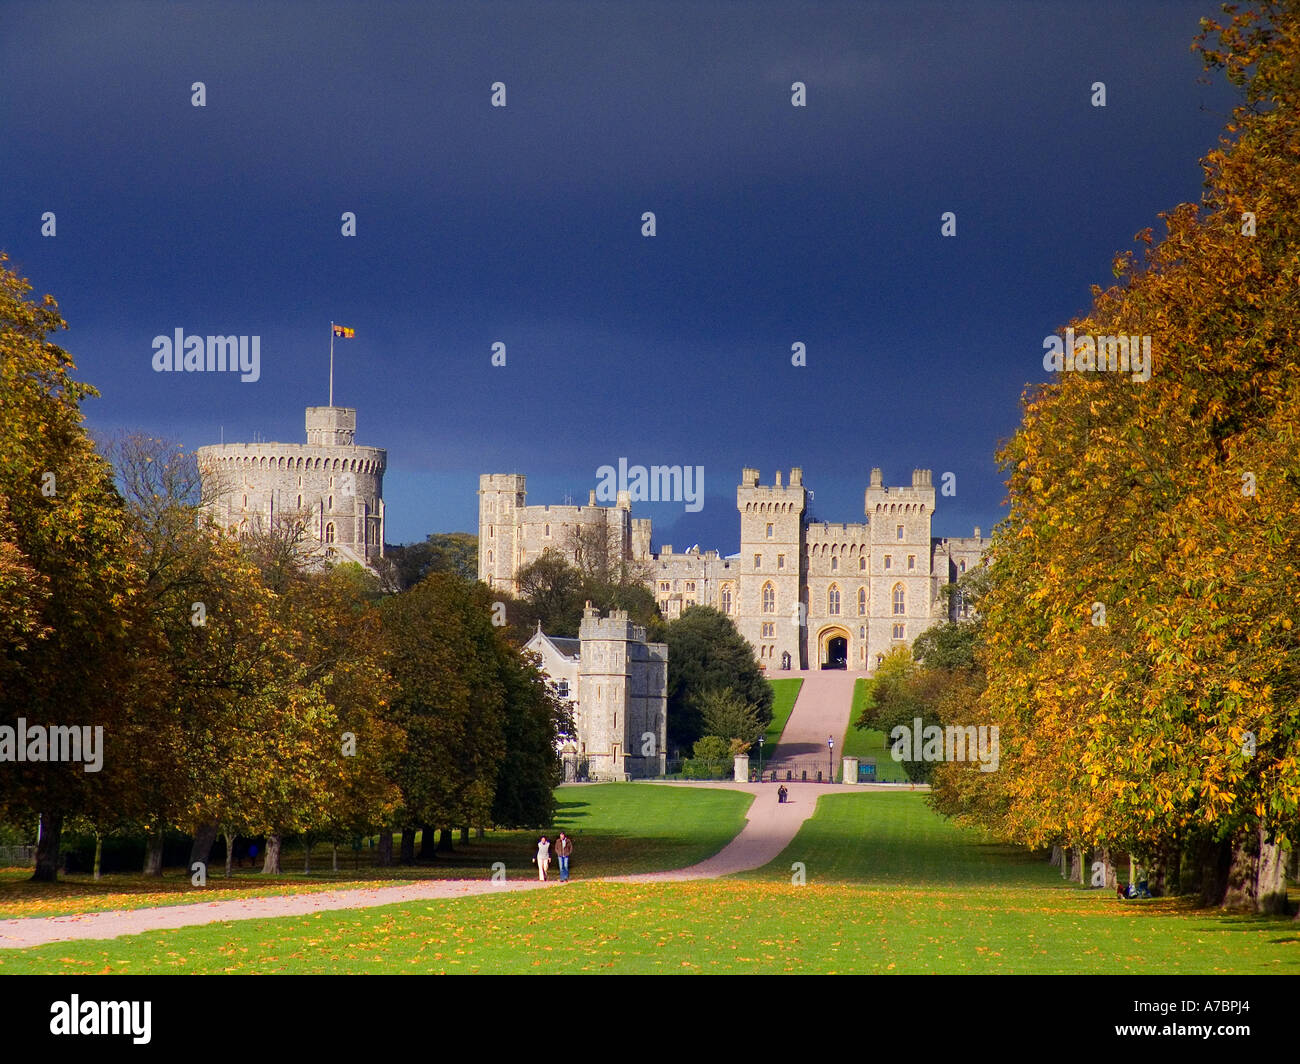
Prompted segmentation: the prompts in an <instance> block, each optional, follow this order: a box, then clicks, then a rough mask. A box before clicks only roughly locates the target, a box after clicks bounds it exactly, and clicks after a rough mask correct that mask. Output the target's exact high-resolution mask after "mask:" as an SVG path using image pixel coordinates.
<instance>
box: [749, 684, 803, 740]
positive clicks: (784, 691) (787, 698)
mask: <svg viewBox="0 0 1300 1064" xmlns="http://www.w3.org/2000/svg"><path fill="white" fill-rule="evenodd" d="M767 682H768V683H770V684H771V685H772V721H771V723H770V724H768V726H767V731H766V732H764V733H763V749H764V750H766V751H767V752H768V754H771V753H772V752H773V751H774V750H775V749H776V744H777V742H778V741H779V740H780V738H781V732H783V731H784V730H785V722H786V721H788V720H789V719H790V711H791V710H793V709H794V700H795V699H796V698H798V697H799V688H801V687H802V686H803V680H801V679H799V678H798V677H795V678H793V679H784V680H768V681H767ZM749 756H750V757H751V758H752V759H754V760H755V761H756V760H757V756H756V751H754V750H751V751H750V754H749Z"/></svg>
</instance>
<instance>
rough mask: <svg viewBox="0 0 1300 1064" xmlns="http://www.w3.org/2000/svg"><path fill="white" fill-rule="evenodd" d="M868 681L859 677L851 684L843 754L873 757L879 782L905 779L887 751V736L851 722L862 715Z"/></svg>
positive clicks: (899, 766) (902, 772) (894, 781)
mask: <svg viewBox="0 0 1300 1064" xmlns="http://www.w3.org/2000/svg"><path fill="white" fill-rule="evenodd" d="M869 682H870V681H868V680H865V679H859V680H857V681H856V682H855V683H854V684H853V711H852V713H851V714H850V715H849V727H848V730H847V731H846V732H845V735H844V756H845V757H856V758H868V757H874V758H875V759H876V779H877V781H879V782H880V783H898V782H905V781H906V780H907V773H906V772H904V771H903V766H902V764H901V763H900V762H898V761H895V760H894V759H893V757H892V756H891V755H890V753H889V738H888V736H886V735H885V733H884V732H882V731H876V730H875V729H874V728H872V729H868V730H865V731H863V730H860V729H858V728H855V727H854V726H853V722H854V721H855V720H857V719H858V717H860V716H861V715H862V710H863V709H864V708H865V707H866V702H867V684H868V683H869Z"/></svg>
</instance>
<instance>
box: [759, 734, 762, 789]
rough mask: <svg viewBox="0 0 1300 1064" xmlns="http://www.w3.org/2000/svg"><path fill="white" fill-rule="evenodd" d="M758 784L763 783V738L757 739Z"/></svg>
mask: <svg viewBox="0 0 1300 1064" xmlns="http://www.w3.org/2000/svg"><path fill="white" fill-rule="evenodd" d="M758 782H759V783H762V782H763V736H761V735H760V736H759V737H758Z"/></svg>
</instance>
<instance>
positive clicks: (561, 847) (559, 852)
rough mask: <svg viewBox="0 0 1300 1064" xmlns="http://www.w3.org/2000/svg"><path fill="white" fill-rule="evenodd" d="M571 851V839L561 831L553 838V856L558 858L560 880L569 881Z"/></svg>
mask: <svg viewBox="0 0 1300 1064" xmlns="http://www.w3.org/2000/svg"><path fill="white" fill-rule="evenodd" d="M572 853H573V840H572V839H571V838H569V836H568V835H566V834H565V833H564V832H563V831H561V832H560V837H559V838H558V839H556V840H555V856H556V857H558V858H559V859H560V882H561V883H567V882H568V881H569V855H570V854H572Z"/></svg>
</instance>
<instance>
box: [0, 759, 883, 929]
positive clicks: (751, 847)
mask: <svg viewBox="0 0 1300 1064" xmlns="http://www.w3.org/2000/svg"><path fill="white" fill-rule="evenodd" d="M644 786H654V787H725V788H727V789H730V790H737V791H746V792H748V793H749V794H753V795H755V799H754V802H753V804H752V805H751V806H750V808H749V814H748V820H747V821H746V823H745V827H744V828H743V829H742V830H741V832H740V834H738V835H737V836H736V837H735V838H734V839H732V840H731V842H729V843H728V844H727V845H726V846H725V847H723V849H722V850H720V851H719V852H718V853H716V854H714V855H713V856H712V857H710V858H708V859H707V860H705V861H701V862H700V863H699V864H696V865H692V866H690V867H689V868H682V869H678V870H677V871H673V872H646V873H641V874H639V875H631V876H610V877H608V878H607V879H603V880H596V881H595V882H610V883H653V882H674V881H681V880H692V879H714V878H717V877H718V876H725V875H730V874H731V873H733V872H745V871H748V870H750V869H752V868H761V867H762V866H763V865H765V864H767V863H768V862H769V861H771V860H772V859H773V858H775V857H777V856H778V855H779V854H780V853H781V851H782V850H784V849H785V848H786V846H788V845H789V844H790V841H791V840H792V839H793V838H794V837H795V834H796V833H797V832H798V831H799V828H800V826H801V825H802V824H803V822H804V821H805V820H807V819H808V817H810V816H811V815H812V812H813V809H814V808H815V807H816V805H817V796H818V795H819V794H825V793H827V791H828V788H827V787H825V786H821V787H819V786H817V785H816V784H812V783H809V784H798V783H792V784H790V785H789V791H790V800H789V801H788V802H786V803H784V804H781V803H779V802H778V801H777V800H776V787H775V786H774V785H773V784H770V783H768V784H756V783H670V782H658V781H655V782H647V783H645V784H644ZM852 789H853V790H867V789H873V788H866V787H855V788H852ZM881 789H884V790H887V789H890V788H888V787H885V788H881ZM840 790H841V789H840V788H838V787H837V788H834V792H836V793H839V792H840ZM554 885H556V883H555V880H551V881H549V882H547V883H541V882H539V881H537V880H535V879H526V878H521V879H511V880H507V881H505V882H498V883H494V882H492V881H491V880H490V879H486V878H484V879H436V880H428V881H426V882H424V883H411V884H407V885H405V886H395V887H364V888H360V889H354V890H330V891H320V892H317V893H311V894H289V895H277V896H274V897H265V898H242V899H235V900H230V901H215V902H206V903H200V904H197V905H165V906H156V907H153V908H148V909H128V910H115V911H112V912H99V913H82V914H79V915H75V916H47V917H28V918H25V919H20V920H0V949H27V948H29V947H31V946H39V945H43V944H44V943H46V942H64V941H70V940H74V939H103V938H117V937H119V936H121V935H138V934H142V933H144V932H146V931H162V930H170V929H172V928H177V927H194V926H196V925H199V924H214V923H224V922H227V921H231V920H260V919H265V918H267V917H276V916H304V915H308V914H311V913H317V912H327V911H329V910H332V909H367V908H371V907H373V906H376V905H394V904H398V903H400V902H407V901H425V900H428V899H433V898H463V897H472V896H474V895H479V894H499V893H503V892H507V891H515V890H539V889H543V888H546V887H550V886H554Z"/></svg>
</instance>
